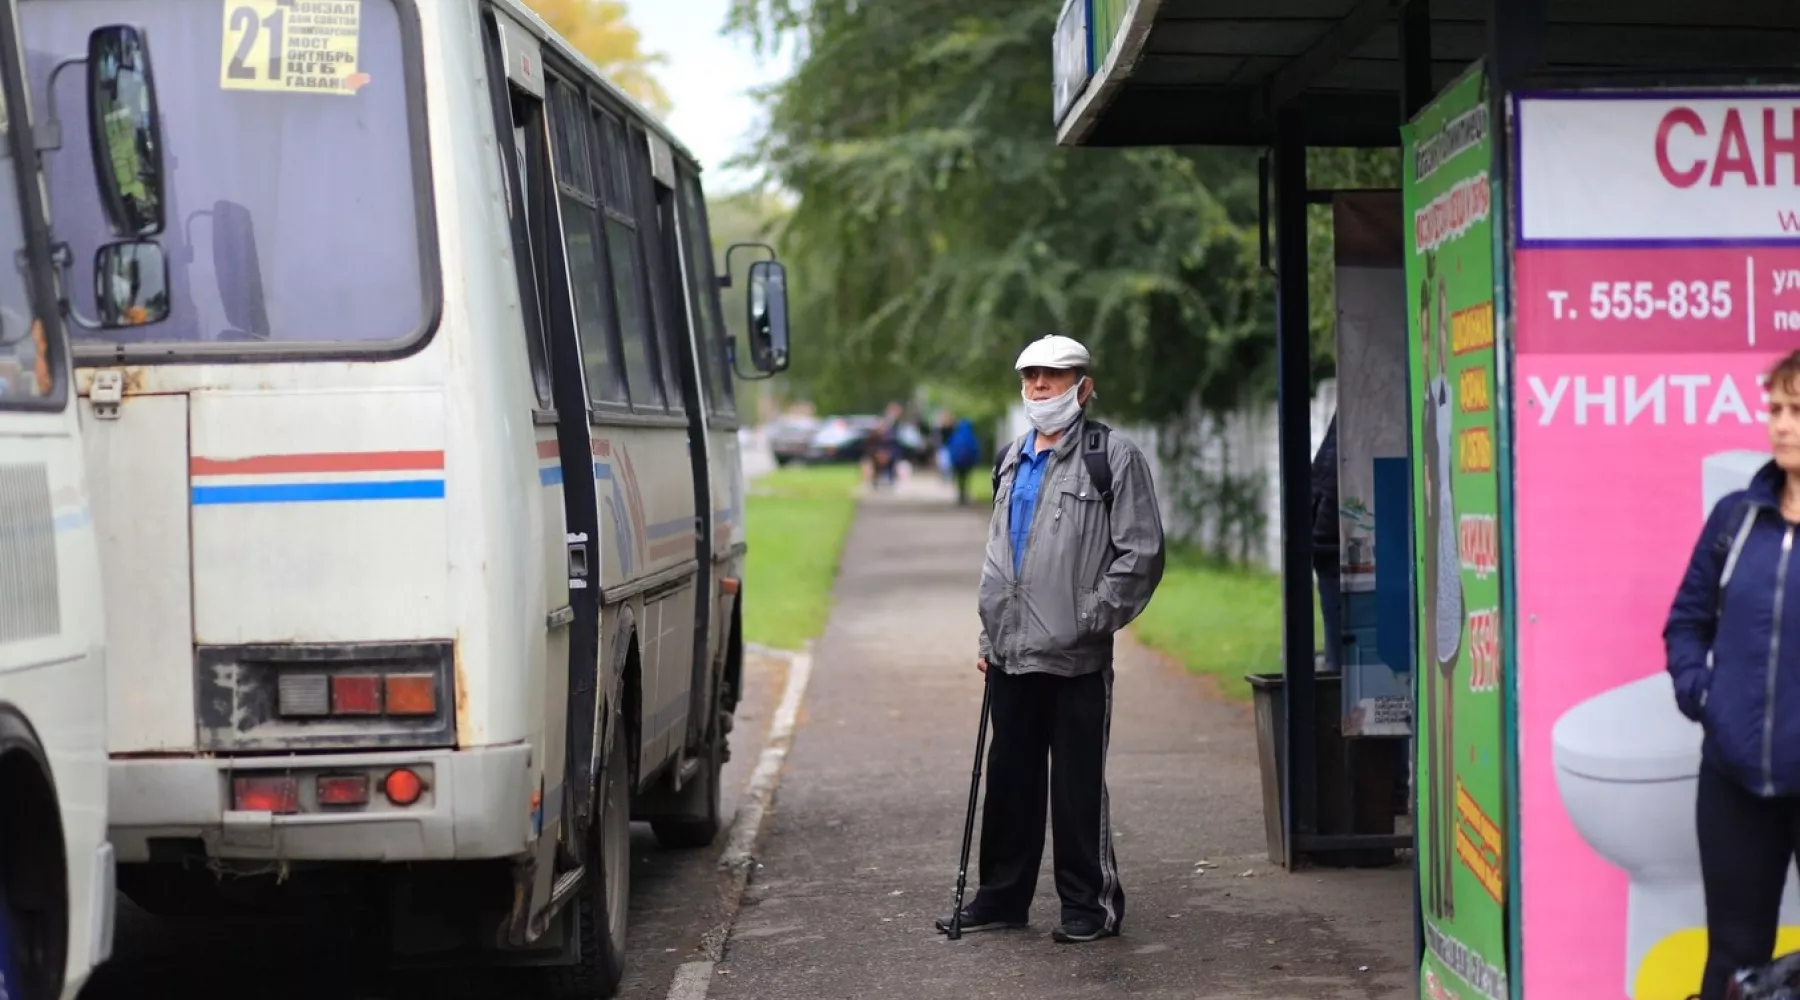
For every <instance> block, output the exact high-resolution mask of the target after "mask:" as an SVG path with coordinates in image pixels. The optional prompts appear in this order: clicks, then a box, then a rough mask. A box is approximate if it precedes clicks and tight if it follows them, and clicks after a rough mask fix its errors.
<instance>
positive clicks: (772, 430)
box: [763, 416, 819, 465]
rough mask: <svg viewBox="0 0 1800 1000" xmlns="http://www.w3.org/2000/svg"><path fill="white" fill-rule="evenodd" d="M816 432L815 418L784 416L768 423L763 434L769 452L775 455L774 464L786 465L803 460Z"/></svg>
mask: <svg viewBox="0 0 1800 1000" xmlns="http://www.w3.org/2000/svg"><path fill="white" fill-rule="evenodd" d="M818 431H819V420H818V418H817V417H803V416H786V417H777V418H776V419H774V420H771V421H769V426H768V428H767V429H766V430H765V431H764V432H763V433H764V437H765V438H766V439H767V441H768V444H769V451H770V452H772V453H774V455H775V464H777V465H786V464H788V463H789V462H797V461H803V460H805V458H806V453H807V449H808V448H809V447H811V445H812V441H813V436H814V435H815V434H817V433H818Z"/></svg>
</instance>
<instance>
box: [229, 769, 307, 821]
mask: <svg viewBox="0 0 1800 1000" xmlns="http://www.w3.org/2000/svg"><path fill="white" fill-rule="evenodd" d="M231 802H232V808H233V809H237V810H239V811H241V812H266V813H274V814H276V815H278V816H289V815H292V814H294V813H297V812H299V811H300V779H299V778H293V777H251V778H233V779H231Z"/></svg>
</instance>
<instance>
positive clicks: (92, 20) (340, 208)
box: [20, 0, 436, 360]
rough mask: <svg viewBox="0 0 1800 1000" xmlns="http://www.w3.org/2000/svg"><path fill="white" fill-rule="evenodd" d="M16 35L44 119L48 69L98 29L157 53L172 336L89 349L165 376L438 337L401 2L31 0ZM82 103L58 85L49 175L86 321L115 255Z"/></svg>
mask: <svg viewBox="0 0 1800 1000" xmlns="http://www.w3.org/2000/svg"><path fill="white" fill-rule="evenodd" d="M20 20H21V22H22V26H23V28H24V37H25V45H26V60H27V78H28V80H29V82H30V86H31V91H32V93H33V94H34V95H36V96H35V98H34V99H35V100H36V101H38V102H39V106H38V108H37V111H38V113H39V114H40V115H42V114H45V113H46V110H47V104H46V103H45V102H46V97H45V95H47V94H48V93H49V90H50V79H49V78H50V73H51V70H52V69H53V68H54V67H55V66H56V64H57V62H58V61H60V60H62V59H66V58H68V57H70V56H80V55H81V54H82V53H83V52H84V51H85V49H86V44H87V37H88V33H89V32H90V31H92V30H93V29H94V28H96V27H98V26H101V25H105V24H111V23H121V22H123V23H131V24H135V25H138V26H140V27H141V28H142V29H143V31H144V33H145V35H146V37H147V38H148V39H149V40H150V42H151V45H152V48H153V51H154V53H155V65H154V71H155V73H156V87H157V98H158V102H159V104H160V110H161V117H162V145H163V155H164V163H165V165H166V170H167V177H168V206H169V207H168V224H167V228H166V229H165V231H164V232H163V233H162V234H161V235H160V236H159V237H157V238H158V240H159V241H160V242H161V243H162V244H163V248H164V250H165V251H166V253H167V256H168V260H169V283H170V294H171V303H170V306H171V308H170V313H169V319H168V321H167V322H164V323H158V324H155V325H152V326H148V327H140V328H126V329H119V330H106V331H82V332H81V334H80V341H81V342H82V343H83V344H87V345H96V344H103V345H105V346H107V347H108V348H109V349H110V348H113V347H117V346H125V347H127V348H137V349H142V350H144V351H146V352H148V353H149V355H150V357H149V358H147V360H150V359H154V358H155V357H158V356H179V355H181V354H183V353H198V354H208V355H216V354H217V353H219V352H228V353H240V352H241V353H254V352H255V351H257V350H274V351H281V352H290V353H291V352H294V351H296V350H300V351H329V352H332V353H338V352H349V351H355V350H358V349H392V348H394V347H395V346H397V345H400V344H404V343H406V342H410V341H412V340H414V339H416V338H417V337H419V336H421V335H422V334H423V333H424V332H425V328H426V326H427V324H428V322H429V321H430V317H431V316H432V315H433V314H434V313H435V311H436V309H435V304H434V303H432V302H430V301H429V297H428V289H429V288H431V287H432V285H433V282H432V281H430V280H429V279H428V278H427V275H426V272H425V259H426V256H425V253H423V252H422V248H423V247H425V246H427V244H425V243H424V240H423V237H422V235H421V233H422V229H421V219H420V218H419V212H418V209H417V204H418V203H417V201H416V197H417V190H418V189H417V186H416V185H417V183H418V170H419V165H418V164H415V163H414V152H413V144H412V139H411V132H410V130H409V125H408V114H409V112H408V93H407V88H408V86H409V81H408V80H407V79H406V59H405V57H404V53H403V48H402V46H403V37H402V31H401V21H400V12H399V11H398V10H397V9H396V8H395V5H394V3H393V0H337V2H327V0H311V2H306V3H298V4H284V3H276V2H274V0H223V2H221V0H157V2H154V3H147V2H141V0H24V2H23V3H21V4H20ZM84 87H85V85H84V82H83V79H82V74H81V73H80V72H78V71H75V72H64V73H62V74H60V75H59V76H58V77H57V80H56V94H55V107H56V110H57V113H58V116H59V117H60V118H61V120H62V122H63V136H64V145H63V148H62V149H60V150H58V151H56V152H54V153H52V154H50V155H49V156H48V157H47V158H46V161H45V170H46V173H47V174H48V183H49V187H50V203H51V205H52V206H53V212H54V219H53V223H54V225H55V227H56V229H57V231H58V233H59V234H60V236H61V237H62V238H63V239H65V240H67V241H68V243H69V245H70V248H71V249H72V251H73V253H74V260H75V267H74V272H73V275H72V280H71V285H72V291H73V295H74V297H75V300H76V302H77V303H78V304H81V303H83V302H84V301H85V297H84V296H83V294H82V292H81V289H84V288H88V287H91V280H90V275H91V272H90V271H89V268H90V267H91V264H90V263H89V262H91V261H92V260H93V259H94V252H95V250H96V249H97V248H98V247H99V246H100V245H101V244H103V243H105V242H108V241H109V240H111V239H113V238H115V237H113V236H112V234H111V233H110V232H109V230H108V227H107V223H106V215H105V212H104V210H103V208H102V207H101V204H100V200H99V197H98V194H97V191H96V186H95V184H94V182H93V167H92V165H91V163H90V162H89V159H88V157H87V156H86V155H85V153H86V149H85V145H86V144H85V142H83V141H82V140H83V139H84V138H85V137H86V135H87V128H88V123H87V109H86V106H85V101H84V100H83V95H84V92H85V91H84ZM87 294H91V292H90V293H87ZM87 311H91V310H87ZM109 353H110V350H109ZM134 353H135V352H134Z"/></svg>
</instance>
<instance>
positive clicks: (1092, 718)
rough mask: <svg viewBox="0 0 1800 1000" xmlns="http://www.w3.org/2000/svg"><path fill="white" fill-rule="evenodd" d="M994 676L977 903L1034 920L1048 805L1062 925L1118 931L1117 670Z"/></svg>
mask: <svg viewBox="0 0 1800 1000" xmlns="http://www.w3.org/2000/svg"><path fill="white" fill-rule="evenodd" d="M988 677H989V681H988V683H990V684H992V685H993V706H992V712H993V715H992V719H991V725H992V727H993V740H992V742H991V743H989V745H988V747H989V748H988V783H987V801H986V803H985V804H984V805H983V807H982V811H981V891H980V892H979V893H978V894H977V895H976V897H975V905H976V906H977V907H979V909H980V911H981V912H983V913H986V914H992V915H994V916H996V917H999V918H1002V919H1010V918H1014V917H1017V918H1020V919H1023V918H1024V917H1025V915H1026V911H1027V910H1029V909H1030V908H1031V897H1032V896H1033V895H1034V894H1035V893H1036V891H1037V877H1038V866H1039V865H1040V864H1041V863H1042V861H1043V857H1044V805H1045V801H1046V800H1048V801H1049V804H1050V822H1051V825H1052V826H1053V827H1054V828H1055V834H1056V854H1055V865H1054V868H1055V872H1056V893H1057V895H1058V896H1060V897H1062V919H1063V920H1064V921H1069V920H1073V919H1076V918H1080V917H1086V918H1089V919H1093V920H1097V921H1099V922H1100V924H1101V926H1102V927H1104V928H1105V929H1107V930H1109V931H1115V932H1116V931H1117V930H1118V929H1119V925H1120V921H1121V920H1122V919H1123V918H1124V916H1125V890H1124V889H1122V888H1120V886H1119V866H1118V861H1117V859H1116V858H1115V857H1114V856H1113V845H1112V820H1111V817H1110V816H1109V815H1108V804H1107V799H1106V743H1107V737H1108V735H1109V733H1110V731H1111V729H1112V681H1113V672H1112V668H1111V667H1108V668H1107V669H1106V670H1104V671H1101V672H1099V673H1093V674H1088V675H1086V676H1084V677H1074V678H1066V677H1053V676H1051V675H1049V674H1037V673H1032V674H1008V673H1005V672H1004V671H1002V670H1001V669H1000V668H999V667H997V666H996V667H993V668H990V669H989V671H988ZM1046 758H1047V759H1048V761H1049V767H1048V768H1046V766H1045V763H1046ZM1046 771H1048V775H1046Z"/></svg>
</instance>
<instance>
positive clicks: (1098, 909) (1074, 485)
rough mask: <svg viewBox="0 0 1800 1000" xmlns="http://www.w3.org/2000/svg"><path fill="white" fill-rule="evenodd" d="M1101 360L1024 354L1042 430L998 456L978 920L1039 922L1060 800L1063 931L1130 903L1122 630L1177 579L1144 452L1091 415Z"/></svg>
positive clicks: (988, 595) (1114, 921) (1115, 918)
mask: <svg viewBox="0 0 1800 1000" xmlns="http://www.w3.org/2000/svg"><path fill="white" fill-rule="evenodd" d="M1089 366H1090V361H1089V357H1088V352H1087V349H1086V348H1084V347H1082V346H1081V345H1080V344H1079V343H1077V342H1075V341H1074V340H1071V339H1069V338H1068V337H1062V336H1049V337H1045V338H1043V339H1041V340H1038V341H1035V342H1033V343H1032V344H1031V345H1029V346H1028V347H1026V348H1025V351H1024V353H1022V354H1020V355H1019V359H1018V362H1017V364H1016V365H1015V367H1016V368H1017V369H1018V373H1019V379H1020V383H1021V393H1022V395H1023V396H1024V398H1025V412H1026V416H1027V417H1028V418H1029V419H1030V421H1031V425H1032V428H1033V429H1032V430H1030V431H1028V432H1026V434H1025V435H1024V436H1023V437H1021V438H1019V439H1017V440H1015V441H1013V442H1011V443H1010V444H1009V445H1007V447H1006V448H1005V449H1004V450H1003V451H1002V452H1001V454H1000V456H999V458H998V460H997V462H996V469H995V477H996V480H997V486H996V488H995V493H994V513H993V520H992V522H991V525H990V527H989V529H988V542H987V553H986V560H985V562H984V564H983V567H982V572H981V589H980V595H979V605H980V612H981V637H980V648H979V655H978V657H977V659H976V663H975V666H976V669H978V670H980V671H981V672H982V673H983V674H985V675H987V683H988V684H989V685H990V697H991V700H992V716H991V719H992V725H993V738H992V741H991V742H990V744H989V750H988V774H987V801H986V803H985V805H984V807H983V810H982V816H981V861H980V889H979V891H978V892H977V893H976V895H975V898H974V899H973V900H972V901H970V902H969V903H968V905H966V906H965V907H964V908H963V912H962V917H961V921H962V923H961V926H962V929H963V930H970V931H973V930H985V929H996V928H1003V927H1024V926H1026V924H1027V918H1028V916H1029V911H1030V909H1031V900H1032V896H1033V895H1034V894H1035V893H1036V889H1037V879H1038V867H1039V865H1040V863H1041V862H1042V860H1043V853H1044V818H1045V817H1044V814H1045V804H1046V800H1048V802H1049V812H1050V818H1051V824H1052V826H1053V827H1054V833H1055V853H1054V855H1053V858H1054V864H1053V866H1052V867H1053V870H1054V872H1055V878H1056V892H1057V895H1058V897H1060V899H1061V901H1062V912H1061V922H1060V924H1059V925H1058V926H1057V928H1056V930H1055V932H1054V934H1053V935H1052V936H1053V937H1054V939H1055V940H1056V941H1058V942H1062V943H1078V942H1085V941H1094V940H1098V939H1100V938H1103V937H1110V936H1112V935H1115V934H1117V933H1119V929H1120V926H1121V924H1122V921H1123V920H1124V916H1125V891H1124V889H1123V888H1122V887H1121V885H1120V881H1119V865H1118V859H1117V857H1116V856H1115V855H1114V852H1113V838H1112V819H1111V816H1110V815H1109V813H1110V809H1109V805H1108V802H1107V795H1106V751H1107V743H1108V738H1109V736H1110V733H1111V729H1112V686H1113V633H1115V632H1117V631H1118V630H1119V629H1122V628H1124V627H1125V626H1126V625H1128V624H1130V622H1131V621H1132V619H1134V618H1136V617H1137V616H1138V614H1139V613H1140V612H1142V611H1143V610H1144V608H1145V606H1147V605H1148V604H1149V603H1150V596H1151V594H1153V593H1154V592H1155V590H1156V586H1157V584H1158V583H1159V582H1161V580H1162V573H1163V529H1162V520H1161V516H1160V514H1159V513H1158V511H1157V504H1156V493H1155V489H1154V486H1153V484H1152V483H1151V479H1150V467H1149V464H1148V463H1147V462H1146V461H1145V459H1144V455H1143V453H1142V452H1140V451H1139V450H1138V449H1137V446H1135V445H1133V444H1132V443H1131V442H1130V441H1127V440H1126V439H1124V438H1123V437H1121V436H1119V435H1117V434H1113V433H1111V432H1110V431H1109V430H1108V429H1107V428H1106V426H1105V425H1104V424H1100V423H1098V422H1094V421H1089V420H1087V419H1086V417H1085V416H1084V412H1083V411H1084V408H1085V407H1086V406H1087V404H1089V403H1090V402H1092V401H1093V398H1094V381H1093V379H1092V378H1090V377H1089V375H1088V370H1089ZM1046 762H1048V764H1049V767H1048V768H1046ZM1046 772H1048V774H1046ZM954 916H955V915H954V914H952V915H951V917H945V918H944V919H942V920H940V921H938V929H939V930H941V931H944V932H946V933H948V931H949V925H950V923H951V918H952V917H954Z"/></svg>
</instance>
